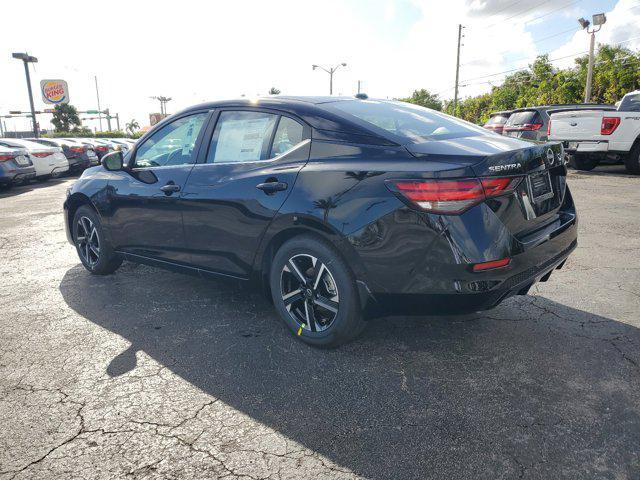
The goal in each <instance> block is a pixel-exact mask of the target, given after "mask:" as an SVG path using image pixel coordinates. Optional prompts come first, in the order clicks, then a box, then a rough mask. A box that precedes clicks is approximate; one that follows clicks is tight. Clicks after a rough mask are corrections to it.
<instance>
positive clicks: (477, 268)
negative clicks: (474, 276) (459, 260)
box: [473, 257, 511, 272]
mask: <svg viewBox="0 0 640 480" xmlns="http://www.w3.org/2000/svg"><path fill="white" fill-rule="evenodd" d="M510 263H511V259H510V258H509V257H507V258H501V259H500V260H492V261H490V262H482V263H476V264H475V265H474V266H473V271H474V272H484V271H485V270H492V269H494V268H501V267H506V266H507V265H509V264H510Z"/></svg>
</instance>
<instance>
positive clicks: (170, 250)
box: [108, 111, 210, 263]
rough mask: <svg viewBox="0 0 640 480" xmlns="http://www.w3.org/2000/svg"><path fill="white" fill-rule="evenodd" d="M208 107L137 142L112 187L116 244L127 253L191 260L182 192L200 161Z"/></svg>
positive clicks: (111, 226) (111, 228) (111, 220)
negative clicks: (186, 239) (184, 224)
mask: <svg viewBox="0 0 640 480" xmlns="http://www.w3.org/2000/svg"><path fill="white" fill-rule="evenodd" d="M209 117H210V112H208V111H201V112H195V113H189V114H187V115H183V116H181V117H178V118H176V119H174V120H172V121H171V122H169V123H167V124H166V125H164V126H162V127H161V128H159V129H158V130H157V131H156V132H155V133H153V134H152V135H150V136H149V137H147V138H146V139H144V140H143V141H142V142H141V143H140V144H139V145H137V147H136V149H135V151H134V152H133V154H132V155H130V156H128V159H127V160H128V163H127V168H125V169H124V170H122V171H119V172H114V173H115V174H116V175H114V176H112V177H111V178H110V180H109V186H108V192H109V197H110V198H109V203H110V206H111V214H110V217H109V220H108V223H109V231H110V235H111V240H112V244H113V246H114V247H115V248H116V249H117V250H119V251H122V252H124V253H127V254H129V255H136V256H140V257H147V258H151V259H158V260H165V261H171V262H177V263H189V260H190V258H189V254H188V253H187V252H186V245H185V238H184V230H183V225H182V212H181V211H180V204H179V201H180V193H181V190H182V189H183V188H184V185H185V182H186V180H187V177H188V176H189V173H190V172H191V169H192V168H193V166H194V164H195V162H196V160H197V154H198V149H199V148H200V144H201V139H202V135H203V132H204V126H205V125H206V123H207V121H208V119H209Z"/></svg>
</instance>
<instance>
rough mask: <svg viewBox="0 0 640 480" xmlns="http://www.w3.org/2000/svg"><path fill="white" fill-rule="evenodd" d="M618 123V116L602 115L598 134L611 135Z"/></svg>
mask: <svg viewBox="0 0 640 480" xmlns="http://www.w3.org/2000/svg"><path fill="white" fill-rule="evenodd" d="M618 125H620V117H603V118H602V123H601V124H600V135H611V134H612V133H613V132H615V131H616V128H618Z"/></svg>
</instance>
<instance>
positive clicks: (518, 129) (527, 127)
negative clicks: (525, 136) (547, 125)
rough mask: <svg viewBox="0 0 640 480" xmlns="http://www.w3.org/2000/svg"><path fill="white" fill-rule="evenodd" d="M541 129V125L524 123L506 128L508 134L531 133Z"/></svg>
mask: <svg viewBox="0 0 640 480" xmlns="http://www.w3.org/2000/svg"><path fill="white" fill-rule="evenodd" d="M541 128H542V124H541V123H523V124H522V125H512V126H509V127H504V129H505V130H506V131H507V132H529V131H532V130H540V129H541Z"/></svg>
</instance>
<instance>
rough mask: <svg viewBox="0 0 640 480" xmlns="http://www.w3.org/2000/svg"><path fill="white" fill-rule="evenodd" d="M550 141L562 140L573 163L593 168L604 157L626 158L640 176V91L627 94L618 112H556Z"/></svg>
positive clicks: (580, 167) (553, 115)
mask: <svg viewBox="0 0 640 480" xmlns="http://www.w3.org/2000/svg"><path fill="white" fill-rule="evenodd" d="M548 130H549V140H550V141H561V142H562V143H563V145H564V148H565V152H567V154H568V155H569V162H570V164H571V165H572V166H573V167H575V168H577V169H578V170H592V169H593V168H595V167H596V166H597V165H598V163H600V161H601V160H605V159H609V160H622V161H623V162H624V164H625V166H626V168H627V171H628V172H629V173H633V174H635V175H640V90H636V91H634V92H631V93H627V94H626V95H625V96H624V97H623V98H622V101H621V102H620V105H618V109H617V110H616V111H603V110H580V111H571V112H561V113H554V114H552V115H551V119H550V121H549V128H548Z"/></svg>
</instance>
